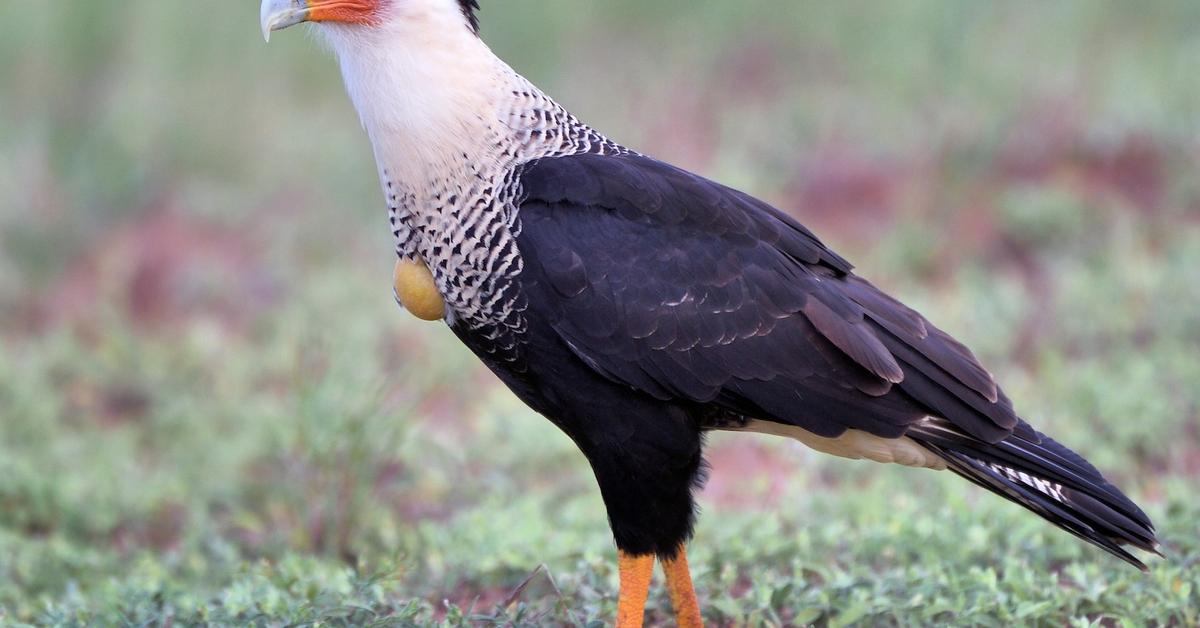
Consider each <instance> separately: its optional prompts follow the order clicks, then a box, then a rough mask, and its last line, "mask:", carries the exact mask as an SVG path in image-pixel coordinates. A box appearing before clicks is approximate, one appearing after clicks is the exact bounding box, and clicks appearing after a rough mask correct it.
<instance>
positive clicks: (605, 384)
mask: <svg viewBox="0 0 1200 628" xmlns="http://www.w3.org/2000/svg"><path fill="white" fill-rule="evenodd" d="M478 9H479V6H478V4H477V2H476V0H263V3H262V10H261V19H262V28H263V31H264V34H265V35H267V36H269V35H270V33H271V31H275V30H279V29H282V28H286V27H288V26H292V25H295V24H298V23H301V22H312V23H315V24H316V25H317V28H316V30H317V31H318V32H319V33H321V34H322V35H323V36H324V38H326V39H327V40H328V41H329V43H330V44H331V47H332V49H333V51H334V52H335V53H336V55H337V58H338V61H339V63H340V65H341V71H342V75H343V78H344V80H345V85H346V89H347V91H348V92H349V95H350V98H351V100H352V101H353V104H354V106H355V108H356V109H357V112H358V114H359V116H360V118H361V122H362V125H363V127H364V128H365V129H366V132H367V135H368V136H369V138H370V141H371V145H372V147H373V148H374V151H375V158H376V161H377V163H378V167H379V175H380V179H381V183H382V188H383V194H384V197H385V198H386V201H387V207H388V219H389V221H390V224H391V230H392V234H393V235H394V236H395V246H396V255H397V264H396V272H395V282H394V283H395V291H396V296H397V298H398V300H399V301H400V302H401V304H402V305H405V306H407V307H408V308H409V309H410V311H412V312H413V313H414V314H416V315H418V316H420V317H422V318H426V319H431V320H442V321H444V322H445V324H446V325H448V326H449V328H450V329H451V330H452V331H453V333H454V334H456V335H457V336H458V338H459V339H460V340H461V341H462V342H463V343H464V344H465V345H466V346H467V347H469V348H470V349H471V351H473V352H474V353H475V354H476V355H477V356H478V357H479V359H480V360H482V361H483V363H484V364H486V365H487V366H488V367H489V368H490V369H491V370H492V371H493V372H495V374H496V375H497V376H498V377H499V378H500V380H502V381H503V382H504V383H505V384H506V385H507V386H508V387H509V388H510V389H512V391H513V392H514V393H515V394H516V395H517V396H518V397H519V398H520V399H521V400H523V401H524V402H525V403H526V404H528V405H529V406H530V407H531V408H533V409H534V410H536V411H537V412H539V413H541V414H543V415H544V416H546V418H548V419H549V420H550V421H551V422H553V423H554V424H555V425H557V426H558V427H559V428H560V429H561V430H563V431H564V432H565V433H566V434H567V435H568V436H569V437H570V438H571V439H572V440H573V441H574V442H575V443H576V444H577V445H578V447H579V449H580V450H581V452H582V453H583V455H584V456H585V457H586V459H587V461H588V462H589V463H590V465H591V468H592V469H593V471H594V473H595V477H596V481H597V483H598V484H599V488H600V495H601V497H602V498H603V501H604V505H605V507H606V509H607V511H608V519H609V523H610V525H611V528H612V534H613V537H614V540H615V542H616V546H617V550H618V561H619V569H618V571H619V580H620V588H619V594H618V604H617V607H618V608H617V624H618V625H620V626H638V625H641V623H642V621H643V611H644V605H645V602H646V598H647V594H648V589H649V586H650V581H651V574H652V571H653V567H654V563H655V560H656V558H657V559H658V560H659V561H661V563H662V565H663V568H664V572H665V574H666V580H667V588H668V591H669V594H670V597H671V601H672V603H673V605H674V608H675V613H676V618H677V620H678V622H679V624H680V625H682V626H696V625H700V624H701V611H700V606H699V604H698V602H697V599H696V596H695V593H694V591H693V587H692V582H691V577H690V574H689V572H688V567H687V557H686V548H685V546H686V543H687V542H688V540H689V538H690V537H691V535H692V527H693V524H694V523H695V517H696V508H695V502H694V499H693V492H694V491H695V490H696V489H697V486H698V485H699V484H700V483H701V479H702V477H703V474H702V468H703V466H704V463H703V458H702V449H703V444H704V434H705V433H706V432H708V431H711V430H730V431H744V432H764V433H769V434H776V435H780V436H786V437H790V438H794V439H797V440H799V441H801V442H803V443H804V444H806V445H808V446H810V447H812V448H814V449H817V450H819V451H822V452H825V453H829V454H833V455H837V456H843V457H847V458H858V459H861V458H865V459H869V460H873V461H877V462H884V463H897V464H902V465H908V466H914V467H925V468H929V469H939V470H949V471H951V472H953V473H956V474H958V475H960V476H962V477H963V478H966V479H967V480H970V481H971V482H974V483H975V484H978V485H979V486H982V487H983V488H985V489H987V490H989V491H992V492H994V493H997V494H999V495H1001V496H1003V497H1005V498H1007V499H1010V500H1012V501H1014V502H1016V503H1018V504H1020V505H1022V506H1024V507H1025V508H1028V509H1029V510H1031V511H1033V512H1034V513H1036V514H1038V515H1041V516H1042V517H1044V518H1046V519H1048V520H1049V521H1050V522H1051V523H1053V524H1054V525H1056V526H1058V527H1060V528H1062V529H1064V530H1066V531H1068V532H1070V533H1072V534H1075V535H1076V536H1078V537H1080V538H1082V539H1084V540H1086V541H1089V542H1091V543H1094V544H1095V545H1098V546H1100V547H1101V548H1103V549H1105V550H1107V551H1108V552H1110V553H1112V554H1114V555H1116V556H1118V557H1120V558H1122V559H1124V560H1125V561H1127V562H1129V563H1131V564H1133V565H1136V566H1138V567H1140V568H1143V569H1144V568H1145V566H1144V565H1143V564H1142V562H1141V561H1140V560H1139V559H1138V558H1137V557H1135V556H1134V555H1133V554H1131V553H1130V552H1129V551H1127V550H1126V549H1125V548H1124V547H1123V546H1125V545H1130V546H1133V547H1135V548H1140V549H1142V550H1147V551H1151V552H1154V551H1156V548H1157V543H1156V540H1155V534H1154V527H1153V525H1152V524H1151V522H1150V520H1149V518H1147V517H1146V515H1145V514H1144V513H1143V512H1142V510H1141V509H1140V508H1138V507H1137V506H1136V505H1135V504H1134V503H1133V502H1132V501H1130V500H1129V499H1128V498H1127V497H1126V496H1125V495H1123V494H1122V493H1121V491H1119V490H1118V489H1117V488H1116V487H1114V486H1113V485H1112V484H1110V483H1109V482H1108V481H1106V480H1105V479H1104V477H1103V476H1102V475H1101V474H1100V472H1099V471H1097V470H1096V468H1095V467H1093V466H1092V465H1091V464H1089V463H1088V462H1087V461H1086V460H1084V459H1083V458H1082V457H1080V456H1079V455H1077V454H1076V453H1074V452H1072V451H1071V450H1070V449H1067V448H1066V447H1064V446H1063V445H1060V444H1059V443H1057V442H1055V441H1053V440H1051V439H1050V438H1048V437H1046V436H1044V435H1043V434H1041V433H1040V432H1038V431H1037V430H1035V429H1034V428H1033V427H1031V426H1030V425H1029V424H1028V423H1026V422H1025V421H1024V420H1022V418H1021V417H1020V416H1019V415H1018V414H1017V413H1016V411H1015V410H1014V409H1013V405H1012V403H1011V402H1010V401H1009V399H1008V397H1006V396H1005V394H1004V392H1003V391H1002V390H1001V389H1000V387H999V386H998V385H997V383H996V381H995V380H994V379H993V377H992V375H991V374H990V373H989V372H988V371H987V370H986V369H985V368H984V367H983V366H981V365H980V363H979V361H978V360H976V358H975V356H974V355H973V354H972V353H971V351H970V350H969V349H967V347H965V346H963V345H962V344H961V343H959V342H958V341H956V340H955V339H954V338H952V337H950V336H949V335H948V334H946V333H945V332H943V331H942V330H940V329H938V328H937V327H935V326H934V325H933V324H932V323H930V322H929V321H928V320H927V319H926V318H924V317H923V316H922V315H921V314H919V313H917V312H915V311H913V310H912V309H910V308H908V307H906V306H905V305H904V304H902V303H901V302H900V301H898V300H896V299H895V298H893V297H891V296H889V295H887V294H885V293H884V292H882V291H881V290H879V289H878V288H876V287H875V286H873V285H872V284H871V283H869V282H868V281H866V280H865V279H862V278H861V277H859V276H858V275H856V274H854V272H853V271H852V267H851V265H850V263H849V262H847V261H846V260H845V259H843V258H842V257H841V256H840V255H838V254H837V253H835V252H834V251H832V250H830V248H829V247H827V246H826V245H825V244H824V243H822V242H821V240H819V239H818V238H817V236H815V235H813V233H812V232H810V231H809V230H808V229H807V228H805V227H804V226H803V225H801V224H800V223H799V222H797V221H796V220H794V219H793V218H792V217H790V216H788V215H787V214H785V213H783V212H781V211H779V210H778V209H776V208H774V207H772V206H770V205H768V204H767V203H764V202H762V201H760V200H758V199H756V198H754V197H752V196H749V195H747V194H744V193H742V192H739V191H737V190H734V189H731V188H728V187H725V186H723V185H720V184H718V183H715V182H713V181H710V180H708V179H706V178H704V177H701V176H699V175H696V174H693V173H690V172H687V171H685V170H682V169H680V168H677V167H674V166H672V165H670V164H667V163H663V162H662V161H658V160H656V159H654V158H652V157H649V156H646V155H643V154H641V153H638V152H637V151H635V150H632V149H630V148H627V147H625V146H622V145H621V144H618V143H617V142H614V141H613V140H610V139H609V138H607V137H605V136H604V135H602V134H601V133H600V132H598V131H596V130H594V129H593V128H591V127H590V126H588V125H587V124H585V123H584V122H582V121H581V120H579V119H578V118H576V117H575V116H573V115H571V113H569V112H568V111H567V110H566V109H564V108H563V107H562V106H561V105H559V104H558V103H557V102H555V101H554V100H553V99H551V98H550V97H549V96H547V95H546V94H545V93H543V92H542V90H540V89H538V88H537V87H536V86H534V85H533V84H532V83H530V82H529V81H528V80H526V79H525V78H524V77H522V76H521V75H520V74H518V73H517V72H515V71H514V70H513V69H512V68H510V67H509V66H508V65H507V64H505V63H504V62H503V61H501V60H500V59H499V58H498V57H497V56H496V55H495V54H493V53H492V51H491V50H490V49H489V48H488V46H487V45H486V44H485V43H484V42H483V41H482V40H481V39H480V36H479V22H478V19H477V17H478V14H477V11H478Z"/></svg>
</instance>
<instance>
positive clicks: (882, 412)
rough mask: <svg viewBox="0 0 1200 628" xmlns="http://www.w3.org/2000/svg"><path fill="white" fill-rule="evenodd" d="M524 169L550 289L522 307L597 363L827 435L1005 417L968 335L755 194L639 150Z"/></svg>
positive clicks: (988, 434)
mask: <svg viewBox="0 0 1200 628" xmlns="http://www.w3.org/2000/svg"><path fill="white" fill-rule="evenodd" d="M521 184H522V193H523V196H522V202H521V209H520V219H521V232H520V236H519V238H518V242H519V243H520V245H521V248H522V255H523V257H524V258H525V261H526V270H525V272H524V273H523V281H524V282H525V283H526V284H527V288H528V289H529V290H530V292H531V293H532V294H536V293H537V292H538V291H541V290H549V291H552V292H550V293H547V294H546V295H545V296H546V298H534V299H532V300H531V301H532V303H533V306H532V307H543V308H547V309H548V311H547V312H546V313H545V314H546V315H547V316H548V319H549V320H550V321H551V322H552V325H553V326H554V328H555V329H556V330H557V332H558V333H559V334H560V336H561V337H562V338H563V339H564V340H565V341H566V342H567V343H568V344H569V346H570V347H571V350H572V351H574V352H575V353H576V354H577V355H579V357H580V358H582V359H584V360H585V361H586V362H587V363H588V364H590V365H592V367H593V368H594V369H595V370H596V371H597V372H599V373H601V374H603V375H604V376H605V377H607V378H609V379H612V380H614V381H618V382H621V383H624V384H626V385H629V386H631V387H633V388H637V389H639V390H642V391H644V392H646V393H648V394H651V395H654V396H656V397H659V398H663V399H670V398H682V399H687V400H691V401H697V402H705V403H708V402H712V403H717V404H719V405H722V406H724V407H726V408H727V409H730V410H732V411H735V412H740V413H743V414H746V415H749V416H754V417H756V418H764V419H769V420H777V421H781V422H785V423H792V424H796V425H800V426H801V427H804V428H805V429H808V430H810V431H812V432H814V433H817V434H821V435H824V436H837V435H840V434H841V433H842V432H844V431H845V429H847V428H855V429H864V430H867V431H870V432H872V433H875V434H878V435H881V436H898V435H900V434H902V433H903V432H904V429H905V427H906V426H908V425H910V424H912V423H913V422H915V421H918V420H920V419H921V418H923V417H925V416H926V415H928V414H930V413H931V412H932V413H938V414H940V415H943V416H948V417H950V418H951V420H953V421H955V422H957V423H958V424H960V425H961V426H962V428H963V429H964V430H966V431H967V432H968V433H970V434H972V435H975V436H977V437H979V438H984V439H987V440H989V441H994V440H998V439H1001V438H1003V437H1004V436H1006V435H1007V434H1009V433H1010V432H1011V431H1012V428H1013V426H1015V425H1016V424H1017V418H1016V415H1015V414H1013V410H1012V406H1011V404H1009V403H1008V401H1007V399H1005V398H1003V395H1001V394H1000V392H999V390H998V389H997V387H996V385H995V383H994V382H993V381H992V379H991V376H990V375H989V374H988V373H987V371H985V370H984V369H983V367H981V366H980V365H979V363H978V362H977V361H976V360H975V358H974V356H972V355H971V353H970V352H969V351H968V350H966V348H965V347H963V346H962V345H960V344H958V343H957V342H955V341H954V340H953V339H951V338H950V337H949V336H947V335H945V334H944V333H942V332H941V331H940V330H938V329H937V328H935V327H933V326H932V325H930V324H929V323H928V322H927V321H925V319H923V318H922V317H921V316H920V315H919V314H917V313H916V312H914V311H912V310H910V309H908V308H907V307H905V306H904V305H902V304H901V303H899V302H898V301H896V300H895V299H892V298H891V297H888V296H887V295H885V294H883V293H881V292H879V291H878V290H877V289H875V288H874V286H872V285H871V284H869V283H867V282H866V281H863V280H861V279H859V278H857V277H855V276H854V275H852V274H850V271H851V268H852V267H851V266H850V264H849V263H848V262H846V260H845V259H843V258H842V257H840V256H839V255H837V254H836V253H834V252H832V251H830V250H829V249H828V248H826V247H825V245H824V244H822V243H821V241H820V240H818V239H817V238H816V236H814V235H813V234H812V233H811V232H810V231H808V230H807V229H806V228H804V227H803V226H802V225H800V224H799V223H798V222H796V221H795V220H794V219H792V218H791V217H789V216H787V215H785V214H783V213H782V212H780V211H778V210H776V209H775V208H773V207H771V206H769V205H767V204H765V203H763V202H761V201H758V200H757V199H754V198H752V197H750V196H747V195H745V194H742V193H740V192H737V191H734V190H731V189H729V188H726V187H724V186H721V185H718V184H716V183H713V182H711V181H708V180H706V179H703V178H701V177H698V176H696V175H693V174H691V173H688V172H685V171H683V170H680V169H678V168H674V167H672V166H669V165H666V164H663V163H661V162H658V161H655V160H652V159H649V158H645V157H641V156H636V155H622V156H598V155H579V156H573V157H562V158H551V159H544V160H541V161H538V162H534V163H532V164H529V165H528V166H526V168H525V171H524V172H523V173H522V176H521Z"/></svg>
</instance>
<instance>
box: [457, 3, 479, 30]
mask: <svg viewBox="0 0 1200 628" xmlns="http://www.w3.org/2000/svg"><path fill="white" fill-rule="evenodd" d="M458 5H459V6H460V7H462V12H463V15H464V16H466V18H467V24H469V25H470V26H471V30H472V31H475V33H476V34H479V16H478V15H476V14H475V12H476V11H478V10H479V0H458Z"/></svg>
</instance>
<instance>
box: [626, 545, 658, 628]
mask: <svg viewBox="0 0 1200 628" xmlns="http://www.w3.org/2000/svg"><path fill="white" fill-rule="evenodd" d="M617 570H618V572H619V573H620V577H621V592H620V593H619V594H618V595H617V628H641V626H642V620H643V618H644V617H645V614H646V598H647V597H649V596H650V578H651V577H653V576H654V555H653V554H647V555H646V556H632V555H629V554H626V553H625V552H618V553H617Z"/></svg>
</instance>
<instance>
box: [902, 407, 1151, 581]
mask: <svg viewBox="0 0 1200 628" xmlns="http://www.w3.org/2000/svg"><path fill="white" fill-rule="evenodd" d="M1022 423H1023V422H1022ZM1029 431H1032V430H1029ZM1033 433H1034V434H1036V436H1037V439H1038V440H1037V441H1034V440H1028V439H1025V438H1021V437H1020V436H1016V435H1014V436H1011V437H1009V438H1008V439H1005V440H1003V441H1001V442H999V443H987V442H983V441H980V440H978V439H976V438H973V437H972V436H970V435H967V434H965V433H963V432H962V431H961V430H958V429H957V428H956V427H955V426H954V425H952V424H950V423H949V422H945V421H938V420H932V421H925V422H923V423H921V424H919V425H916V426H913V428H911V429H910V430H909V432H908V434H907V435H908V436H909V437H911V438H913V439H914V440H916V441H917V442H919V443H921V444H922V445H923V446H925V447H926V448H928V449H929V450H930V451H933V452H934V453H936V454H937V455H938V456H940V457H942V458H943V459H944V460H945V461H946V464H947V467H948V468H949V469H950V470H952V471H954V472H955V473H957V474H958V475H960V476H962V477H964V478H966V479H968V480H970V481H971V482H974V483H975V484H978V485H979V486H982V487H983V488H986V489H988V490H989V491H992V492H994V493H996V494H998V495H1001V496H1003V497H1005V498H1007V499H1009V500H1012V501H1014V502H1016V503H1018V504H1020V505H1022V506H1024V507H1026V508H1028V509H1029V510H1031V511H1033V512H1035V513H1037V514H1038V515H1040V516H1041V517H1043V518H1044V519H1046V520H1048V521H1050V522H1051V523H1053V524H1054V525H1056V526H1058V527H1059V528H1062V529H1064V530H1066V531H1068V532H1070V533H1072V534H1074V535H1075V536H1078V537H1079V538H1081V539H1084V540H1085V541H1088V542H1090V543H1093V544H1095V545H1097V546H1099V547H1101V548H1103V549H1104V550H1106V551H1108V552H1110V553H1112V554H1113V555H1115V556H1117V557H1118V558H1121V559H1122V560H1124V561H1126V562H1128V563H1130V564H1131V565H1133V566H1135V567H1137V568H1138V569H1142V570H1145V569H1146V565H1145V564H1144V563H1142V561H1140V560H1138V558H1137V557H1135V556H1134V555H1133V554H1131V553H1129V552H1128V551H1126V550H1125V549H1124V548H1123V547H1122V546H1123V545H1132V546H1134V547H1137V548H1140V549H1143V550H1146V551H1149V552H1154V553H1158V542H1157V540H1156V539H1155V535H1154V524H1153V523H1151V522H1150V519H1149V517H1147V516H1146V514H1145V513H1144V512H1142V510H1141V509H1140V508H1138V506H1137V505H1136V504H1134V503H1133V502H1132V501H1130V499H1129V498H1128V497H1126V496H1125V495H1124V494H1122V493H1121V491H1119V490H1118V489H1117V488H1116V487H1115V486H1113V485H1112V484H1109V483H1108V481H1107V480H1105V479H1104V476H1102V475H1101V474H1100V472H1099V471H1097V470H1096V468H1095V467H1093V466H1092V465H1091V464H1089V463H1088V462H1087V461H1086V460H1084V459H1083V458H1082V457H1080V456H1079V455H1078V454H1076V453H1075V452H1073V451H1071V450H1070V449H1067V448H1066V447H1063V446H1062V445H1060V444H1058V443H1057V442H1055V441H1053V440H1051V439H1050V438H1047V437H1046V436H1044V435H1042V434H1040V433H1037V432H1033Z"/></svg>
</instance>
